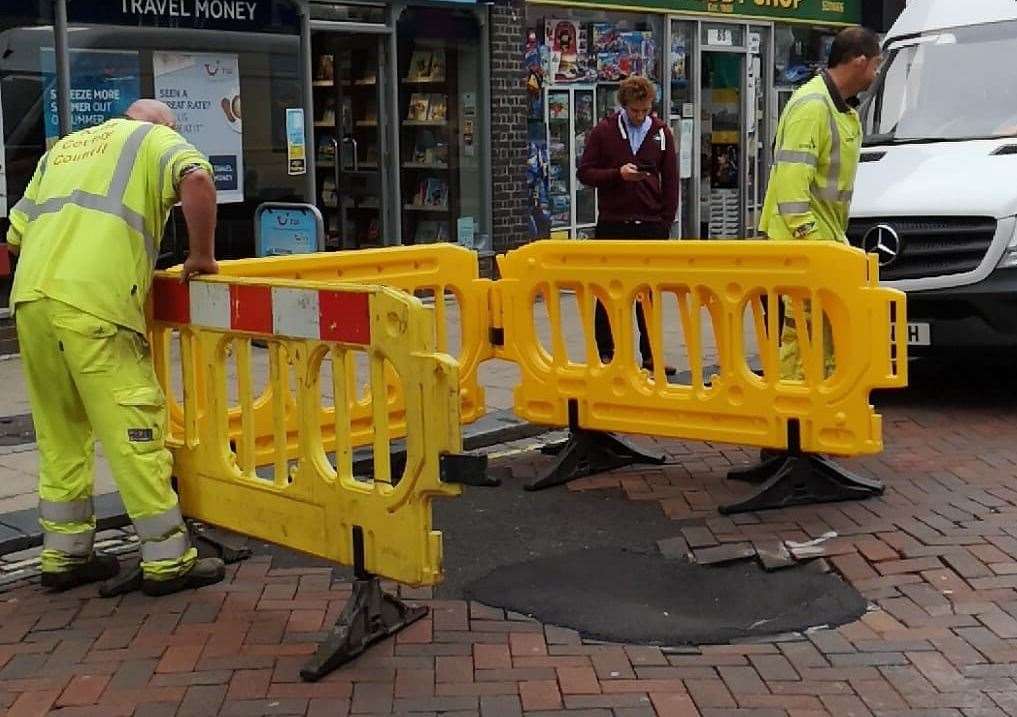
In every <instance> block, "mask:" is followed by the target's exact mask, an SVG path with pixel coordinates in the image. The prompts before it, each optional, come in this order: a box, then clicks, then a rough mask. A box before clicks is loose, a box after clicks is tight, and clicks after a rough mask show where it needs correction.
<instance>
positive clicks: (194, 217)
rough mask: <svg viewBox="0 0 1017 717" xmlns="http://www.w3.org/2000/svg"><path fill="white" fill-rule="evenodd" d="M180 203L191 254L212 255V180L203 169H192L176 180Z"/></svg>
mask: <svg viewBox="0 0 1017 717" xmlns="http://www.w3.org/2000/svg"><path fill="white" fill-rule="evenodd" d="M180 204H181V206H182V208H183V211H184V221H185V222H186V223H187V236H188V239H189V250H190V254H191V255H192V256H199V257H214V256H215V219H216V203H215V184H214V183H213V182H212V178H211V177H209V176H208V175H207V174H205V173H204V172H192V173H190V174H188V175H187V176H186V177H184V178H183V179H182V180H181V182H180Z"/></svg>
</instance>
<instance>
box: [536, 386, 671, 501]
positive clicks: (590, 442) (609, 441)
mask: <svg viewBox="0 0 1017 717" xmlns="http://www.w3.org/2000/svg"><path fill="white" fill-rule="evenodd" d="M578 409H579V407H578V404H577V403H576V402H575V401H569V437H568V440H566V441H565V442H564V443H562V444H559V445H560V449H559V450H558V451H557V452H556V453H557V458H556V459H555V461H554V464H553V465H552V466H551V468H550V469H549V470H548V471H547V473H545V474H544V475H542V476H540V477H539V478H537V479H536V480H534V481H532V482H530V483H528V484H527V485H526V490H543V489H545V488H551V487H553V486H556V485H562V484H563V483H568V482H569V481H572V480H575V479H577V478H583V477H585V476H588V475H593V474H594V473H604V472H606V471H610V470H614V469H615V468H621V467H622V466H628V465H632V464H633V463H648V464H651V465H661V464H662V463H664V461H665V460H667V459H666V458H665V457H664V456H662V455H659V454H650V453H646V452H644V451H642V450H641V449H640V448H639V447H637V446H635V445H633V444H632V443H630V442H628V441H626V440H625V439H624V438H619V437H618V436H615V435H613V434H611V433H604V432H602V431H589V430H587V429H585V428H580V427H579V415H578V414H579V410H578Z"/></svg>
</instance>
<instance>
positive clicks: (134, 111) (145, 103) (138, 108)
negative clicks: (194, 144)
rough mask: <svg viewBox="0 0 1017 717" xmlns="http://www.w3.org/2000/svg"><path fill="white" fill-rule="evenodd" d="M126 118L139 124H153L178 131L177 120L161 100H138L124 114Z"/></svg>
mask: <svg viewBox="0 0 1017 717" xmlns="http://www.w3.org/2000/svg"><path fill="white" fill-rule="evenodd" d="M124 115H125V116H126V117H128V118H129V119H132V120H138V121H139V122H151V123H152V124H161V125H165V126H167V127H169V128H170V129H176V125H177V118H176V115H174V114H173V110H171V109H170V108H169V107H168V106H167V105H166V104H165V103H164V102H160V101H159V100H137V101H135V102H134V104H132V105H131V106H130V107H128V108H127V111H126V112H125V113H124Z"/></svg>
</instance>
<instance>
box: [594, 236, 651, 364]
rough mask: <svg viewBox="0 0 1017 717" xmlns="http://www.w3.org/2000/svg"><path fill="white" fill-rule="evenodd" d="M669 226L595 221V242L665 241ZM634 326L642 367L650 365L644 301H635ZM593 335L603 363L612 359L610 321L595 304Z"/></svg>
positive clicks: (599, 305)
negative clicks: (604, 240) (636, 332)
mask: <svg viewBox="0 0 1017 717" xmlns="http://www.w3.org/2000/svg"><path fill="white" fill-rule="evenodd" d="M667 235H668V227H667V226H666V225H664V224H654V223H649V222H640V223H638V224H637V223H636V222H605V221H601V222H597V229H596V238H597V239H667ZM636 326H637V327H638V328H639V354H640V356H642V359H643V363H644V364H651V365H652V364H653V350H652V349H651V348H650V333H649V331H647V329H646V314H645V312H644V311H643V302H642V301H636ZM594 336H595V337H596V339H597V351H598V352H599V353H600V355H601V357H602V358H603V359H605V360H607V359H610V358H611V357H613V356H614V336H613V335H612V334H611V322H610V320H609V319H608V316H607V309H605V308H604V305H603V304H602V303H600V301H598V302H597V308H596V313H595V316H594Z"/></svg>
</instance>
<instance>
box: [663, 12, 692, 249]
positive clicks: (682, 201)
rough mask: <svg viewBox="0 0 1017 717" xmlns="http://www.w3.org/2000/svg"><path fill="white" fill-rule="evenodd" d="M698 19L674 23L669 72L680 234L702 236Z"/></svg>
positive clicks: (677, 234) (678, 233)
mask: <svg viewBox="0 0 1017 717" xmlns="http://www.w3.org/2000/svg"><path fill="white" fill-rule="evenodd" d="M698 28H699V25H698V23H696V22H691V21H683V20H675V21H673V22H672V23H671V48H670V50H671V53H670V62H671V66H670V68H669V71H668V75H669V77H670V80H671V87H670V91H671V95H670V96H671V100H670V102H671V106H670V108H669V111H668V117H669V119H670V121H671V133H672V134H673V135H674V141H675V146H676V149H677V151H678V187H679V197H678V216H677V218H676V221H677V223H678V228H677V232H675V233H674V234H673V235H676V236H678V237H690V238H691V237H699V227H697V226H695V222H696V219H695V215H696V213H695V211H694V210H695V197H696V193H695V184H694V183H695V180H694V177H695V123H696V100H697V97H696V94H697V93H696V90H697V84H696V82H695V77H696V76H695V65H696V49H697V48H698V42H697V41H696V31H697V30H698Z"/></svg>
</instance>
